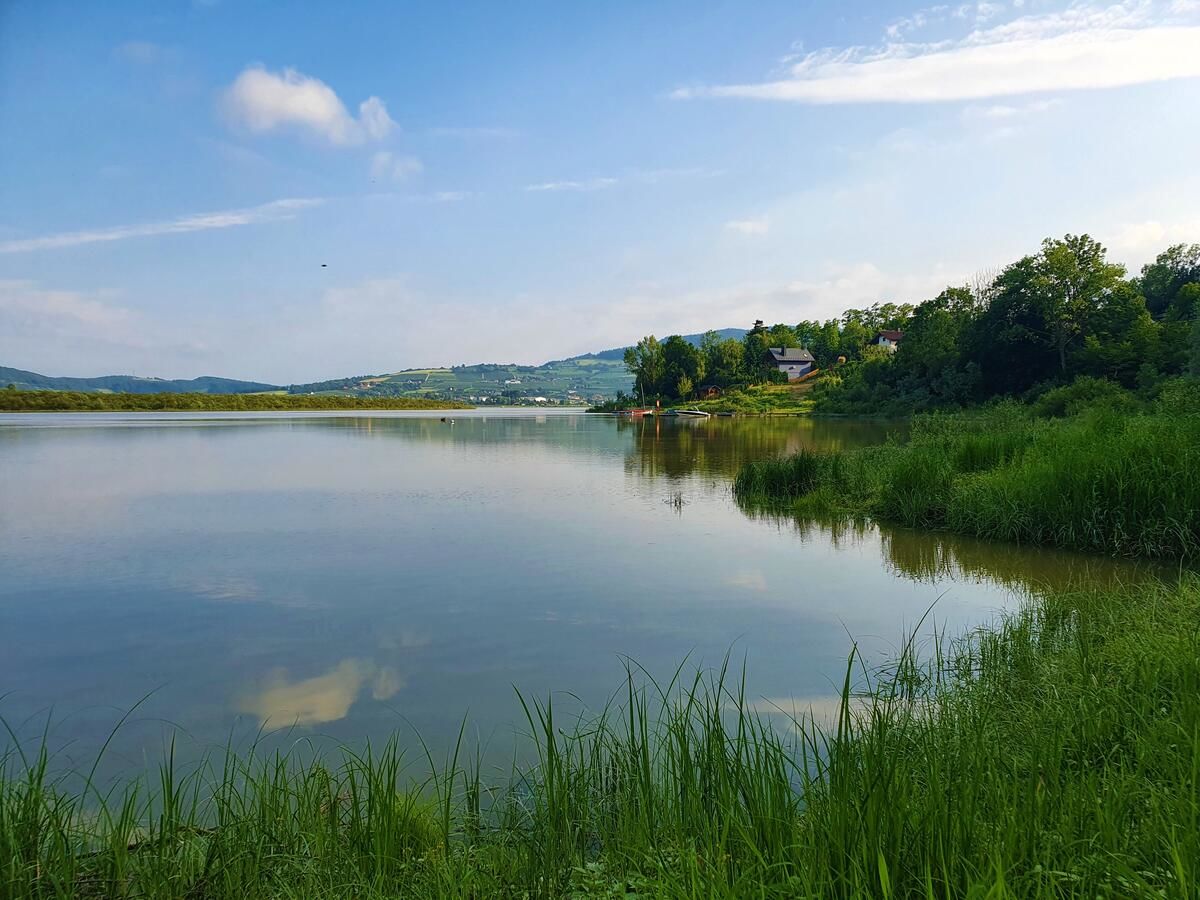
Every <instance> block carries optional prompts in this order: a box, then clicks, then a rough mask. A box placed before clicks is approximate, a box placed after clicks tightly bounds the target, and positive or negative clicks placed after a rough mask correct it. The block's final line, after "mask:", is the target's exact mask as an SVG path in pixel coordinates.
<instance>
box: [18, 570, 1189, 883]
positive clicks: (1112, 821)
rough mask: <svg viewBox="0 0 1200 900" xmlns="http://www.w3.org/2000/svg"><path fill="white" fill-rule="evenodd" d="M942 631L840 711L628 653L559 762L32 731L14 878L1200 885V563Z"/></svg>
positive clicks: (566, 732) (854, 664) (560, 731)
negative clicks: (75, 771) (108, 756)
mask: <svg viewBox="0 0 1200 900" xmlns="http://www.w3.org/2000/svg"><path fill="white" fill-rule="evenodd" d="M937 643H938V644H939V646H940V647H941V648H942V651H941V652H938V653H926V654H924V655H925V656H926V657H928V659H926V660H925V661H922V660H921V659H920V658H919V657H918V655H917V654H915V653H914V652H912V651H911V648H910V651H909V652H907V653H905V654H904V655H903V656H902V657H901V659H899V660H898V661H897V662H896V663H895V664H894V665H892V666H890V667H888V668H886V669H884V670H881V671H874V672H866V670H865V669H864V668H862V667H861V664H860V661H858V660H854V659H852V660H851V665H850V667H849V668H848V670H847V675H846V682H845V689H844V691H843V696H842V698H841V702H840V704H839V703H836V702H835V703H834V704H832V705H833V707H834V708H835V709H838V711H835V712H833V713H832V714H829V713H828V712H827V713H826V714H819V713H818V714H813V715H809V714H805V713H804V712H803V711H798V712H793V711H790V710H789V711H783V710H778V709H775V708H764V707H763V706H762V705H761V704H756V703H755V702H753V700H752V699H751V698H748V697H746V696H745V695H744V692H743V691H742V690H741V689H740V688H739V687H738V683H737V679H736V678H727V677H725V676H724V675H723V674H722V673H715V674H710V675H705V676H699V677H697V678H696V679H695V680H690V681H687V683H686V684H683V685H680V684H678V683H676V684H673V685H666V686H663V687H662V688H661V689H659V688H657V687H656V686H654V685H653V684H652V683H651V684H650V685H649V686H648V688H647V687H639V686H638V684H639V679H637V678H631V679H630V684H629V686H628V687H627V688H626V689H625V690H624V691H623V692H621V693H620V694H619V695H618V696H617V698H616V699H615V700H614V702H613V705H612V706H611V707H610V708H609V710H608V711H607V713H606V714H604V715H602V716H601V717H599V718H598V719H597V720H595V721H590V722H588V723H586V724H584V725H578V724H575V723H571V722H564V721H560V720H559V718H557V717H556V715H555V710H554V706H553V704H552V702H550V701H547V702H546V703H545V704H544V705H542V704H530V705H529V707H528V713H529V722H528V724H529V726H530V730H531V734H532V737H533V741H534V745H535V746H534V756H535V758H536V760H537V764H536V765H533V766H531V767H529V768H528V769H526V770H524V771H521V772H518V773H516V774H515V775H514V776H513V778H512V779H510V780H508V781H509V785H508V786H506V787H504V788H502V789H498V790H489V789H488V788H487V786H486V784H485V782H484V781H483V780H481V778H480V776H479V773H478V772H477V771H474V770H473V769H472V767H470V766H464V765H462V764H461V760H460V759H459V760H456V759H452V760H450V761H449V762H448V763H447V764H446V765H444V766H443V767H441V768H440V771H441V775H440V776H438V777H437V778H434V779H431V780H428V781H425V782H424V783H420V784H413V783H411V782H409V781H408V780H407V779H406V777H405V775H404V767H403V766H402V765H401V754H400V753H399V752H398V750H397V748H396V746H395V744H389V745H387V746H384V747H376V748H367V749H362V750H358V751H351V750H345V751H344V752H343V754H342V755H341V756H340V757H338V758H336V759H329V758H326V759H325V761H324V762H322V761H317V760H313V759H311V758H307V757H306V755H305V754H304V753H303V751H302V750H297V751H296V752H294V753H292V754H291V755H288V756H278V755H270V756H262V755H255V754H254V753H252V752H248V753H245V754H243V755H241V756H235V757H232V758H230V759H229V760H228V761H227V762H225V763H222V764H219V765H218V764H216V763H214V764H211V765H207V766H201V767H199V768H198V769H195V770H193V771H190V772H188V773H183V772H180V771H178V770H176V769H175V768H174V767H173V766H172V765H171V763H170V762H168V763H166V764H164V765H163V767H162V769H161V771H160V772H159V773H157V775H155V776H152V777H149V778H147V779H145V780H143V781H141V782H139V783H137V784H129V785H125V786H120V787H117V788H110V787H108V786H100V785H90V784H87V782H86V779H85V778H83V777H82V776H81V777H80V778H78V779H77V778H59V779H54V778H51V777H50V776H49V775H48V774H47V772H48V767H47V761H46V759H45V758H44V757H40V758H39V757H38V756H37V755H36V754H34V755H33V756H32V757H30V758H22V757H20V756H19V755H17V754H15V753H13V752H11V751H10V752H9V753H8V754H7V755H6V756H5V757H4V758H3V766H2V771H3V774H2V783H0V785H2V786H0V895H3V896H5V897H14V898H18V897H52V896H83V897H100V896H105V897H108V896H138V897H197V898H204V897H212V898H217V897H238V898H243V897H279V896H294V897H346V896H354V897H394V896H402V897H434V896H447V897H480V898H482V897H562V896H573V897H634V896H644V897H650V896H654V897H781V898H782V897H789V898H790V897H847V898H848V897H922V898H925V897H936V898H958V897H980V898H982V897H995V898H1005V897H1088V898H1092V897H1102V896H1104V897H1126V896H1156V897H1159V896H1161V897H1181V898H1182V897H1189V896H1195V892H1196V890H1197V889H1198V887H1200V882H1198V881H1197V878H1200V871H1198V863H1197V861H1198V860H1200V793H1198V787H1197V786H1198V781H1200V581H1196V580H1188V581H1185V582H1184V583H1182V584H1181V585H1179V586H1175V587H1165V586H1160V587H1154V588H1151V589H1149V590H1143V591H1142V592H1141V593H1139V594H1137V595H1132V594H1127V593H1124V592H1122V591H1109V592H1100V593H1057V594H1054V595H1052V596H1049V597H1047V598H1045V600H1044V602H1042V603H1040V604H1037V605H1031V606H1030V607H1028V608H1027V609H1026V610H1025V611H1024V612H1022V613H1019V614H1016V615H1014V616H1013V617H1011V618H1009V619H1008V620H1006V621H1004V622H1003V623H1001V624H1000V625H999V626H998V627H997V628H994V629H991V630H984V631H981V632H978V633H974V634H972V635H969V636H966V637H964V638H962V639H959V640H957V641H955V642H949V641H945V640H941V641H939V642H937ZM415 768H420V767H415ZM418 798H419V799H418Z"/></svg>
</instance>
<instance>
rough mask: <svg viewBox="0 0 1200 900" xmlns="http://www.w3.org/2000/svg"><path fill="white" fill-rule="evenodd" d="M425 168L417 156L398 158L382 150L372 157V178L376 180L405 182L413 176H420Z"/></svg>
mask: <svg viewBox="0 0 1200 900" xmlns="http://www.w3.org/2000/svg"><path fill="white" fill-rule="evenodd" d="M424 168H425V167H424V166H423V165H421V161H420V160H419V159H417V158H416V157H415V156H397V155H396V154H394V153H391V152H389V151H387V150H380V151H379V152H378V153H376V154H375V155H374V156H372V157H371V177H372V178H374V179H376V180H378V179H383V178H390V179H392V180H393V181H404V180H405V179H407V178H410V177H411V176H413V175H419V174H420V173H421V172H422V171H423V170H424Z"/></svg>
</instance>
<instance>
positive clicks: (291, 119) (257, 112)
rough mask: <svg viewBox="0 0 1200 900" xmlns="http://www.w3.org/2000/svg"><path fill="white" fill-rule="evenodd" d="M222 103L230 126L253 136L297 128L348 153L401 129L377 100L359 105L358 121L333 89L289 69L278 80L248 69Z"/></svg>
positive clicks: (258, 70) (270, 75)
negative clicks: (248, 132) (239, 128)
mask: <svg viewBox="0 0 1200 900" xmlns="http://www.w3.org/2000/svg"><path fill="white" fill-rule="evenodd" d="M222 103H223V106H224V109H225V113H226V115H227V116H228V117H229V119H230V121H232V122H233V123H235V124H237V125H240V126H242V127H244V128H247V129H249V130H250V131H253V132H260V133H261V132H267V131H274V130H275V129H277V128H297V129H301V130H306V131H308V132H310V133H312V134H315V135H317V136H319V137H322V138H324V139H325V140H327V141H329V143H331V144H334V145H336V146H343V147H344V146H353V145H357V144H363V143H365V142H367V141H368V140H373V141H378V140H382V139H383V138H385V137H387V135H388V134H389V133H390V132H391V131H392V129H393V128H395V127H396V123H395V122H393V121H392V119H391V117H390V116H389V115H388V112H387V107H386V106H385V105H384V103H383V101H382V100H380V99H379V98H378V97H369V98H367V99H366V100H364V101H363V102H362V103H360V104H359V107H358V118H357V119H356V118H354V117H353V116H352V115H350V113H349V111H348V110H347V109H346V107H345V105H344V104H343V103H342V101H341V99H339V97H338V95H337V94H336V93H335V92H334V90H333V88H331V87H330V86H329V85H327V84H326V83H325V82H323V81H321V80H320V79H318V78H312V77H310V76H308V75H304V74H301V73H300V72H297V71H296V70H295V69H290V68H289V69H284V70H283V71H282V72H280V73H278V74H276V73H274V72H270V71H268V70H266V69H264V68H261V67H258V66H251V67H249V68H247V69H244V70H243V71H242V73H241V74H240V75H238V77H237V78H236V79H235V80H234V82H233V84H232V85H230V86H229V88H228V90H226V91H225V94H224V97H223V100H222Z"/></svg>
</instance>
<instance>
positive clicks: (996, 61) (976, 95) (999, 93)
mask: <svg viewBox="0 0 1200 900" xmlns="http://www.w3.org/2000/svg"><path fill="white" fill-rule="evenodd" d="M973 12H974V16H975V20H976V21H977V22H982V21H984V20H986V19H990V18H992V17H994V16H995V15H996V14H997V13H998V12H999V7H998V6H996V5H995V4H985V3H980V4H977V5H975V7H974V8H973ZM1191 15H1192V11H1191V10H1190V9H1189V8H1187V2H1185V3H1184V4H1183V5H1182V6H1181V5H1180V2H1179V0H1175V3H1174V4H1173V7H1167V6H1164V5H1163V4H1162V3H1153V2H1146V0H1140V2H1139V0H1128V2H1125V3H1117V4H1113V5H1110V6H1106V7H1098V6H1090V5H1074V6H1071V7H1069V8H1067V9H1066V10H1063V11H1060V12H1056V13H1050V14H1042V15H1026V16H1020V17H1018V18H1016V19H1013V20H1012V21H1009V22H1006V23H1003V24H998V25H994V26H992V27H990V28H983V29H981V28H976V29H975V30H974V31H972V32H971V33H970V34H968V35H967V36H966V37H964V38H961V39H959V40H957V41H943V42H939V43H905V42H901V41H896V40H890V41H888V42H886V43H884V44H883V45H882V46H878V47H848V48H829V49H825V50H820V51H817V52H814V53H810V54H808V55H806V56H804V57H803V58H802V59H800V60H799V61H798V62H795V63H794V64H792V65H791V66H790V69H789V71H788V75H789V77H787V78H784V79H779V80H773V81H766V82H760V83H754V84H732V85H717V86H711V87H698V88H681V89H679V90H677V91H675V92H673V94H672V96H673V97H675V98H677V99H688V98H694V97H735V98H748V99H759V100H787V101H792V102H797V103H813V104H830V103H930V102H940V101H954V100H981V99H985V98H991V97H1005V96H1016V95H1022V94H1030V93H1038V92H1044V91H1068V90H1088V89H1099V88H1112V87H1121V86H1125V85H1133V84H1143V83H1147V82H1156V81H1168V80H1173V79H1179V78H1194V77H1200V52H1197V47H1200V25H1197V24H1195V23H1194V22H1191V21H1189V19H1188V17H1189V16H1191ZM907 27H908V25H907V23H906V24H905V26H904V27H898V28H895V29H894V30H893V32H892V36H893V37H896V36H899V35H902V34H903V33H904V31H905V30H906V28H907Z"/></svg>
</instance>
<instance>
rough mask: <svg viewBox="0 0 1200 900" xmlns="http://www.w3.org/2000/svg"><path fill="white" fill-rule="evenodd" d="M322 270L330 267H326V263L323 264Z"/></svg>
mask: <svg viewBox="0 0 1200 900" xmlns="http://www.w3.org/2000/svg"><path fill="white" fill-rule="evenodd" d="M321 268H322V269H328V268H329V266H327V265H325V263H321Z"/></svg>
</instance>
